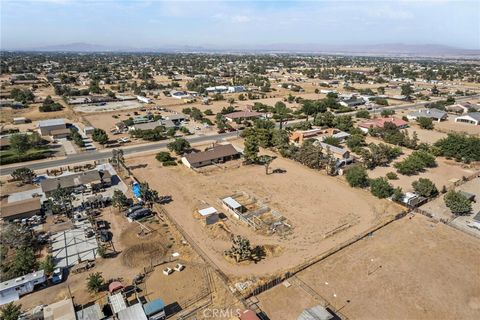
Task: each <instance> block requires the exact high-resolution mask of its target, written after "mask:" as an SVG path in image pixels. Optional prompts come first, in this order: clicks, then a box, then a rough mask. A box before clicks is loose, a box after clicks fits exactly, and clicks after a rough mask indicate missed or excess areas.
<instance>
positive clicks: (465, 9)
mask: <svg viewBox="0 0 480 320" xmlns="http://www.w3.org/2000/svg"><path fill="white" fill-rule="evenodd" d="M0 3H1V8H0V12H1V48H2V49H13V48H29V47H38V46H47V45H56V44H68V43H73V42H86V43H92V44H100V45H108V46H122V47H127V46H131V47H140V48H155V47H162V46H169V45H192V46H196V45H204V46H208V45H215V46H217V47H228V46H239V45H244V44H246V45H250V46H252V45H259V44H275V43H301V44H305V43H315V44H330V45H349V44H353V45H357V44H380V43H408V44H445V45H451V46H457V47H462V48H469V49H480V1H479V0H470V1H447V0H434V1H407V0H398V1H394V0H391V1H321V0H318V1H178V0H177V1H159V0H150V1H143V0H137V1H134V0H128V1H127V0H101V1H99V0H96V1H91V0H34V1H29V0H0Z"/></svg>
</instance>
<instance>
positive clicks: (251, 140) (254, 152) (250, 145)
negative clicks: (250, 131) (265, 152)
mask: <svg viewBox="0 0 480 320" xmlns="http://www.w3.org/2000/svg"><path fill="white" fill-rule="evenodd" d="M244 146H245V149H244V151H243V157H244V159H245V161H247V162H252V163H255V162H257V160H258V151H259V150H260V149H259V143H258V139H257V137H256V136H255V135H251V136H248V137H247V138H246V139H245V143H244Z"/></svg>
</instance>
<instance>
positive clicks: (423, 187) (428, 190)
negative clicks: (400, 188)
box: [412, 178, 438, 198]
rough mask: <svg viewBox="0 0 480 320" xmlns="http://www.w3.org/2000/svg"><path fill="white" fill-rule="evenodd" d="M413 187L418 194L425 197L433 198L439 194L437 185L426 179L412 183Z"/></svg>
mask: <svg viewBox="0 0 480 320" xmlns="http://www.w3.org/2000/svg"><path fill="white" fill-rule="evenodd" d="M412 187H413V189H414V190H415V192H416V193H418V194H419V195H421V196H423V197H427V198H431V197H435V196H436V195H437V194H438V189H437V187H436V186H435V184H434V183H433V182H432V181H430V180H429V179H426V178H420V179H418V180H417V181H414V182H412Z"/></svg>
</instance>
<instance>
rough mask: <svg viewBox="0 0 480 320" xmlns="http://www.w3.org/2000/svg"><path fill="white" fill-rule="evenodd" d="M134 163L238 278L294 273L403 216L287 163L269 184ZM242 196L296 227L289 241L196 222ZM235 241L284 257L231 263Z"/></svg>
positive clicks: (243, 173) (223, 172)
mask: <svg viewBox="0 0 480 320" xmlns="http://www.w3.org/2000/svg"><path fill="white" fill-rule="evenodd" d="M237 144H238V141H237ZM127 163H128V165H129V166H135V165H137V166H138V165H139V164H146V167H144V168H138V169H135V170H134V174H135V176H136V177H137V178H138V179H140V180H145V181H148V182H149V184H150V186H151V187H153V188H154V189H156V190H158V192H159V193H160V194H169V195H172V197H173V202H172V203H170V204H168V205H167V206H166V209H167V210H168V211H169V212H170V213H171V215H172V216H173V217H174V218H175V219H176V221H177V222H178V223H179V224H180V225H182V227H183V228H184V229H185V230H186V231H187V232H188V233H189V235H190V236H191V237H192V238H193V240H194V241H196V243H198V244H199V245H200V246H202V249H203V250H205V252H206V253H207V254H208V255H209V257H210V258H211V259H212V260H213V261H214V262H215V263H216V264H217V265H218V266H219V267H220V268H221V269H222V270H223V271H224V272H225V273H227V274H229V275H231V276H233V277H239V278H240V277H247V276H267V275H269V274H274V273H277V272H280V271H282V270H283V271H284V270H286V269H289V268H292V267H294V266H296V265H298V264H300V263H302V262H304V261H305V260H307V259H310V258H312V257H315V256H317V255H319V254H321V253H322V252H325V251H326V250H328V249H330V248H332V247H333V246H335V245H337V244H339V243H341V242H344V241H347V240H348V239H351V238H352V237H353V236H355V235H357V234H360V233H363V232H365V231H366V230H368V229H369V228H370V227H372V226H374V225H377V224H379V223H380V222H381V221H384V220H386V219H389V218H390V217H391V216H392V215H394V214H396V213H398V212H400V211H401V208H400V207H398V206H396V205H395V204H393V203H391V202H387V201H384V200H378V199H376V198H374V197H373V196H371V195H370V194H368V193H367V192H364V191H359V190H355V189H352V188H350V187H349V186H348V185H347V184H346V183H344V182H343V180H341V179H339V178H334V177H328V176H326V175H324V174H323V173H320V172H316V171H313V170H310V169H308V168H305V167H303V166H301V165H300V164H298V163H295V162H293V161H289V160H286V159H280V158H279V159H277V160H275V161H274V162H273V166H272V168H282V169H285V170H286V171H287V173H285V174H271V175H268V176H267V175H265V168H264V167H261V166H240V167H238V168H229V169H219V170H217V171H213V172H209V173H207V174H200V173H196V172H193V171H192V170H190V169H188V168H186V167H184V166H177V167H173V168H172V167H170V168H162V167H161V166H160V165H159V163H158V162H157V161H156V160H155V159H154V156H153V155H151V156H142V157H137V158H132V159H128V161H127ZM253 177H255V179H254V180H253V179H252V178H253ZM238 191H245V192H247V193H249V194H253V195H254V196H255V197H257V198H261V199H263V200H265V201H266V202H267V204H268V206H269V207H270V208H271V209H273V210H276V211H278V212H280V213H281V214H282V215H284V216H285V217H286V218H287V219H289V221H290V222H291V223H292V224H293V231H292V233H291V234H290V235H288V236H286V237H284V238H282V237H279V236H276V235H273V236H267V235H260V234H258V233H256V232H255V231H253V230H252V229H250V228H248V227H247V226H245V225H243V224H242V223H240V222H239V221H234V219H233V218H231V217H229V219H228V220H227V221H226V222H225V224H226V226H227V229H228V231H224V230H217V231H216V232H214V233H212V232H206V230H205V227H204V226H203V225H202V223H201V222H200V221H198V220H196V219H194V218H193V213H194V211H195V210H196V209H198V208H199V206H201V205H205V203H207V204H209V205H213V206H215V207H216V208H217V209H218V210H221V209H222V208H221V206H220V205H219V204H218V198H219V197H222V196H227V195H230V194H233V193H236V192H238ZM345 199H349V201H345ZM227 215H228V214H227ZM335 230H338V232H336V233H335ZM329 233H333V235H331V236H329ZM231 234H242V235H243V236H246V237H247V238H248V239H250V241H251V243H252V245H270V246H271V247H274V248H276V249H277V250H275V251H276V252H277V254H275V255H274V256H273V257H271V258H269V259H265V260H262V261H260V262H259V263H257V264H242V265H234V264H232V263H230V262H227V261H226V260H225V258H224V257H223V251H224V250H226V249H228V248H229V247H230V245H231V242H230V239H229V238H230V235H231ZM212 239H215V241H212ZM207 244H208V245H207Z"/></svg>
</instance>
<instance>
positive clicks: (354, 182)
mask: <svg viewBox="0 0 480 320" xmlns="http://www.w3.org/2000/svg"><path fill="white" fill-rule="evenodd" d="M346 179H347V182H348V184H349V185H350V186H351V187H354V188H366V187H368V174H367V170H366V169H365V168H364V167H362V166H360V165H356V166H354V167H351V168H350V169H348V171H347V174H346Z"/></svg>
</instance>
